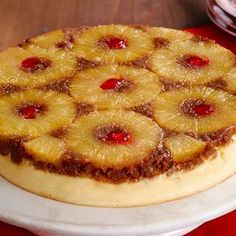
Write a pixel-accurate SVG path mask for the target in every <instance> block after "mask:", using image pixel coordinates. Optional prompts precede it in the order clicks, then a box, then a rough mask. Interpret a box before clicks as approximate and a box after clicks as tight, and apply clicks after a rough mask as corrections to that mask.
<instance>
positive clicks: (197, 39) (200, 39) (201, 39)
mask: <svg viewBox="0 0 236 236" xmlns="http://www.w3.org/2000/svg"><path fill="white" fill-rule="evenodd" d="M190 40H191V41H193V42H195V43H199V42H203V43H214V41H213V40H211V39H208V38H206V37H202V36H200V35H194V36H193V37H192V38H191V39H190Z"/></svg>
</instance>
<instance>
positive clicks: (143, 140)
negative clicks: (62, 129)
mask: <svg viewBox="0 0 236 236" xmlns="http://www.w3.org/2000/svg"><path fill="white" fill-rule="evenodd" d="M110 125H117V126H120V127H125V129H126V130H128V132H129V134H130V136H131V140H132V141H131V142H128V143H126V144H121V145H117V144H109V143H105V142H102V141H100V140H99V139H98V138H96V137H95V135H94V130H95V129H96V128H97V127H104V126H110ZM161 136H162V131H161V129H160V127H159V126H158V125H157V124H156V123H155V122H153V121H152V120H151V119H150V118H147V117H145V116H142V115H140V114H138V113H135V112H132V111H124V110H109V111H95V112H92V113H90V114H89V115H87V116H82V117H80V118H78V119H77V120H76V121H75V122H74V123H72V124H71V125H70V126H69V128H68V132H67V134H66V138H65V142H66V144H67V146H68V147H69V148H71V149H72V151H74V152H75V153H78V154H80V155H79V156H81V158H82V160H81V161H86V162H91V163H93V164H94V165H95V166H98V167H101V168H102V167H104V168H106V167H116V168H117V167H119V166H122V167H123V166H130V165H131V164H135V163H138V162H140V161H142V160H143V159H144V158H145V157H147V155H148V154H149V153H150V152H151V151H153V150H155V148H156V147H157V145H158V144H159V142H160V140H161ZM147 137H148V139H147Z"/></svg>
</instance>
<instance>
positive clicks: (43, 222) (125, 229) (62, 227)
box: [0, 176, 236, 235]
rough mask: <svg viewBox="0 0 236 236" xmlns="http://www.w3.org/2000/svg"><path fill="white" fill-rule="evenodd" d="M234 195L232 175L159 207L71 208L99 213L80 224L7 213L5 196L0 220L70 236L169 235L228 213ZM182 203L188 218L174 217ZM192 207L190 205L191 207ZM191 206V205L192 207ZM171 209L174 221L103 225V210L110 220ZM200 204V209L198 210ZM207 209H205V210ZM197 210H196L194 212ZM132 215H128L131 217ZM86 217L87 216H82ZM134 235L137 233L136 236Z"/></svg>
mask: <svg viewBox="0 0 236 236" xmlns="http://www.w3.org/2000/svg"><path fill="white" fill-rule="evenodd" d="M2 183H4V184H3V188H2V191H8V190H9V188H11V189H13V192H14V191H17V192H20V193H21V194H22V195H24V196H25V197H26V198H28V197H29V196H30V197H29V202H28V204H30V199H33V200H34V201H36V202H37V201H41V202H44V203H45V204H47V205H48V209H49V208H50V206H51V205H56V206H58V207H59V208H60V206H63V207H65V208H67V207H68V208H69V207H70V208H71V207H72V206H73V205H70V204H65V203H60V202H56V201H53V200H49V199H46V198H42V197H39V196H36V195H34V194H31V193H28V192H26V191H24V190H21V189H19V188H17V187H15V186H13V185H11V184H9V183H7V182H6V181H5V180H3V179H2V178H0V185H2ZM221 193H224V194H223V196H222V198H221V199H220V201H219V198H217V199H216V198H215V197H214V196H218V195H219V194H221ZM235 194H236V176H234V177H231V178H230V179H229V180H227V181H225V182H224V183H222V184H220V185H218V186H217V187H215V188H213V189H211V190H208V191H206V192H203V193H200V194H197V195H194V196H192V197H189V198H185V199H182V200H178V201H174V202H170V203H164V204H160V205H154V206H149V207H140V208H126V210H124V211H122V209H114V208H113V209H110V208H93V207H79V206H73V207H74V209H75V211H78V212H79V211H80V212H83V211H85V210H86V211H88V212H90V213H91V214H92V212H93V211H99V212H100V213H101V216H100V215H98V217H99V218H100V217H101V222H100V223H99V224H97V223H93V222H91V223H90V224H84V223H82V224H81V223H80V222H79V221H78V222H77V223H76V224H75V223H73V222H65V221H63V220H62V221H61V220H60V221H59V220H49V219H47V218H45V217H44V216H42V215H41V216H40V215H39V214H37V213H36V212H34V213H33V212H30V213H31V214H24V213H23V209H21V208H19V209H18V211H13V210H11V209H10V208H11V205H12V202H11V201H14V197H11V196H9V200H8V202H5V205H4V206H3V204H1V202H2V199H1V195H0V220H2V221H5V222H7V223H11V224H14V225H17V226H21V227H25V228H28V229H30V230H33V231H34V230H37V229H42V230H45V231H52V232H53V231H54V230H55V231H57V232H64V233H71V234H82V235H110V234H112V235H123V234H124V235H138V234H139V235H142V234H147V233H158V234H160V233H165V232H170V231H174V230H178V229H182V228H187V227H191V226H194V225H198V224H202V223H204V222H206V221H208V220H211V219H213V218H215V217H218V216H220V215H223V214H225V213H227V212H229V211H232V210H234V209H235V208H236V198H235V197H234V196H235ZM202 201H204V202H206V203H207V202H209V204H203V205H202V204H201V202H202ZM183 204H186V205H189V204H190V206H191V207H192V208H193V209H195V210H194V212H193V214H191V217H190V216H189V215H181V217H177V216H178V214H180V212H178V211H181V209H179V208H178V207H179V206H181V205H182V206H183ZM191 204H193V205H191ZM194 204H195V205H194ZM170 205H171V207H173V212H169V213H168V214H169V215H170V218H173V215H176V218H175V217H174V218H175V221H174V222H168V221H167V220H163V221H162V222H161V221H160V220H159V221H155V220H154V221H152V222H151V221H150V222H146V223H145V224H140V222H136V223H134V221H133V219H131V218H130V220H129V222H125V223H123V224H122V223H121V224H114V223H113V224H110V225H109V224H107V222H105V221H104V220H105V219H103V216H102V215H103V213H104V211H106V212H109V215H110V216H111V218H112V217H113V216H115V214H116V212H117V211H118V215H119V216H120V217H122V216H123V217H127V214H130V213H132V212H133V211H136V212H137V213H138V212H141V213H142V214H143V213H145V214H151V215H153V217H155V214H156V211H158V210H159V211H160V214H161V213H163V211H164V210H165V209H167V210H168V209H170ZM201 205H202V207H201ZM206 206H207V207H206ZM196 209H197V211H196ZM131 215H132V214H131ZM85 217H88V216H85ZM137 233H138V234H137Z"/></svg>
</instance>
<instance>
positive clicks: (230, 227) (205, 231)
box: [0, 26, 236, 236]
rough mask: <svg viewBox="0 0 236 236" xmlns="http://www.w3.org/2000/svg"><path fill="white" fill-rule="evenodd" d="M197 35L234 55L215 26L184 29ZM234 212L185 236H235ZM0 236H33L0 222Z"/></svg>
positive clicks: (234, 43)
mask: <svg viewBox="0 0 236 236" xmlns="http://www.w3.org/2000/svg"><path fill="white" fill-rule="evenodd" d="M186 31H188V32H192V33H194V34H197V35H201V36H204V37H208V38H210V39H214V40H215V41H216V42H217V43H219V44H220V45H222V46H224V47H226V48H228V49H230V50H231V51H232V52H234V53H235V54H236V38H235V37H233V36H231V35H229V34H227V33H225V32H224V31H222V30H220V29H218V28H217V27H215V26H204V27H198V28H190V29H186ZM235 222H236V211H233V212H231V213H229V214H227V215H225V216H222V217H219V218H217V219H215V220H212V221H210V222H208V223H205V224H203V225H202V226H200V227H198V228H197V229H195V230H194V231H192V232H191V233H188V234H187V235H186V236H211V235H212V236H213V235H214V236H222V235H224V236H235V235H236V224H235ZM0 235H4V236H33V234H32V233H30V232H28V231H26V230H24V229H21V228H18V227H15V226H11V225H8V224H5V223H2V222H0Z"/></svg>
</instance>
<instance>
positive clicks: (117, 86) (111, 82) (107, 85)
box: [100, 78, 134, 92]
mask: <svg viewBox="0 0 236 236" xmlns="http://www.w3.org/2000/svg"><path fill="white" fill-rule="evenodd" d="M133 85H134V84H133V83H132V82H131V81H129V80H126V79H123V78H119V79H117V78H111V79H108V80H106V81H104V82H103V83H102V84H101V85H100V88H101V89H102V90H113V91H115V92H124V91H127V90H130V89H131V88H132V87H133Z"/></svg>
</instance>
